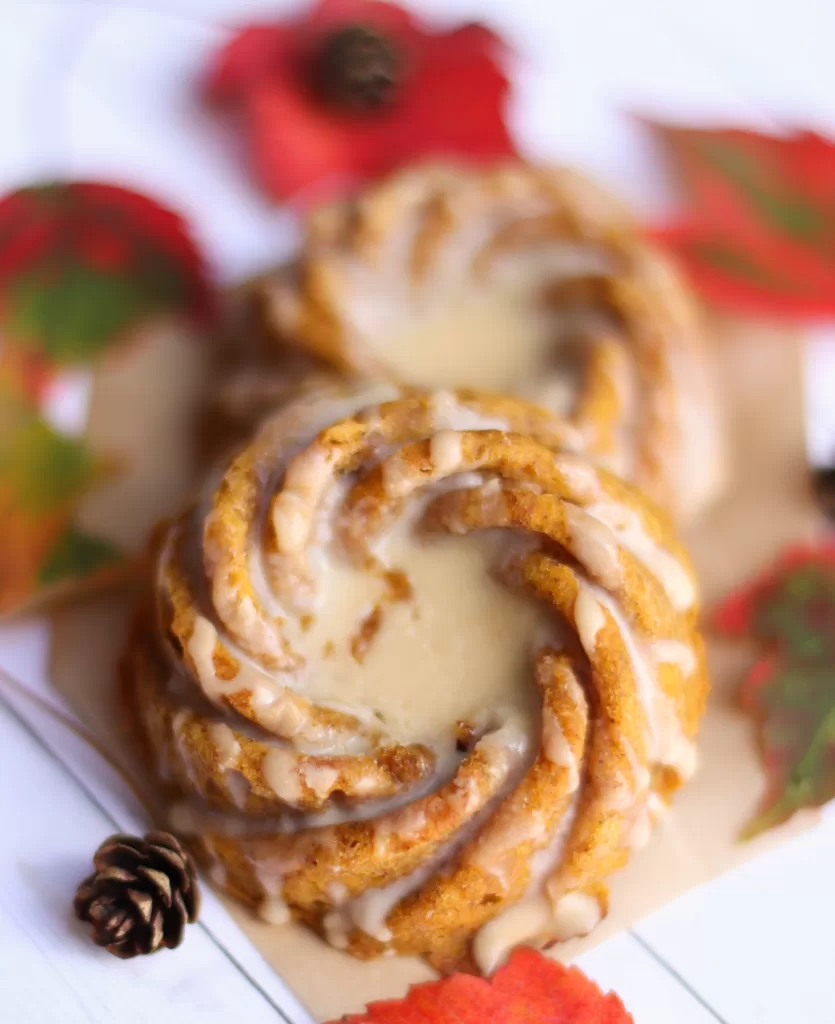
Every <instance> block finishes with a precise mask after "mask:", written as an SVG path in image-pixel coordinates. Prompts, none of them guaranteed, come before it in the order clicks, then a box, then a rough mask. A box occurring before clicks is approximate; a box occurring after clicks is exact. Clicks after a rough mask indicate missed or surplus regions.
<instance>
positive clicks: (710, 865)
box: [52, 322, 820, 1020]
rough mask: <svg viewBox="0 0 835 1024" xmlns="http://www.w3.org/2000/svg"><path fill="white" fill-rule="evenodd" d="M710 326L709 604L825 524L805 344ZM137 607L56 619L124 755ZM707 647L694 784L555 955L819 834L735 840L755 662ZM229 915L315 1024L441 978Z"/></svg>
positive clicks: (751, 787) (66, 655) (572, 951)
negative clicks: (713, 492) (715, 460)
mask: <svg viewBox="0 0 835 1024" xmlns="http://www.w3.org/2000/svg"><path fill="white" fill-rule="evenodd" d="M713 326H714V328H715V329H714V331H713V332H712V333H713V336H714V338H715V345H716V349H717V363H718V370H719V372H718V374H717V377H718V386H719V387H720V388H721V391H722V393H723V397H724V407H725V411H726V417H727V421H728V433H729V436H730V444H731V460H730V462H731V465H730V481H729V485H728V489H727V492H726V495H725V497H724V498H723V499H722V500H720V502H719V503H718V504H717V505H716V506H715V507H714V508H713V510H712V511H710V512H709V513H708V514H707V515H706V516H705V517H703V518H702V519H701V521H700V522H699V523H698V525H697V526H696V527H695V528H692V529H690V530H689V531H687V532H686V539H687V541H688V542H689V545H690V548H691V551H692V553H693V557H694V561H695V563H696V566H697V569H698V571H699V575H700V577H701V581H702V588H703V597H704V603H705V605H707V606H709V605H710V603H711V602H712V601H715V600H716V599H717V598H718V597H719V596H721V595H722V594H724V593H725V592H727V591H728V590H729V589H730V588H732V587H734V586H736V585H739V584H741V583H743V582H744V581H745V580H746V579H747V578H748V577H749V576H750V575H751V574H752V573H754V572H756V571H757V570H758V569H760V568H762V567H764V566H765V565H767V564H768V562H769V560H770V559H772V558H773V557H774V556H775V555H776V554H778V552H779V551H780V549H781V548H782V547H783V546H784V545H785V544H787V543H788V542H790V541H793V540H797V539H803V538H808V537H810V536H811V535H812V534H813V533H814V531H815V530H816V529H818V528H819V526H820V524H819V521H818V518H817V514H816V512H815V509H814V507H813V504H812V500H811V497H810V493H809V487H808V474H807V470H806V461H805V453H804V441H803V415H802V381H801V364H800V340H799V337H797V336H794V335H792V334H791V333H790V332H789V331H787V330H785V329H780V328H775V327H763V326H757V325H752V324H747V323H746V324H743V323H732V322H721V323H715V324H714V325H713ZM131 603H132V601H131V597H130V595H124V594H123V595H113V594H111V595H108V596H107V597H105V598H98V599H96V600H95V601H86V602H84V603H81V604H78V605H76V606H74V607H71V608H62V609H60V611H58V612H56V614H55V617H54V623H55V630H54V647H53V661H52V666H53V667H52V675H53V678H54V681H55V685H56V686H57V687H58V688H59V689H60V691H61V692H62V693H63V694H64V695H65V696H66V697H67V699H68V700H69V701H70V703H71V704H72V705H73V707H74V708H75V709H76V711H77V712H78V714H79V715H80V716H81V718H82V719H83V720H84V721H85V722H86V724H87V725H88V726H89V727H90V728H91V729H92V730H93V731H94V732H95V733H96V734H97V735H98V736H99V737H100V739H101V740H102V741H103V742H104V743H105V745H107V744H108V743H109V744H111V745H112V748H113V750H114V752H118V751H119V747H120V744H119V736H120V726H119V725H118V724H117V721H116V718H117V715H118V714H119V711H118V700H117V697H116V672H115V664H116V661H117V659H118V656H119V653H120V650H121V647H122V645H123V643H124V637H125V633H126V629H127V619H128V615H129V612H130V608H131ZM708 649H709V657H710V663H711V668H712V680H713V690H712V694H711V697H710V701H709V706H708V711H707V715H706V717H705V720H704V723H703V725H702V730H701V736H700V748H701V765H700V769H699V771H698V773H697V775H696V777H695V778H694V779H693V780H692V781H691V782H690V783H689V784H688V785H687V786H686V787H685V788H684V790H683V791H682V792H681V793H680V794H678V796H677V799H676V803H675V806H674V808H673V810H672V812H671V813H670V815H669V816H668V818H667V820H666V821H665V822H664V823H663V825H662V826H660V827H659V828H658V829H657V831H656V834H655V835H654V836H653V839H652V840H651V842H650V844H649V845H648V846H647V847H646V848H645V849H644V850H642V851H640V853H638V854H637V855H636V856H634V857H633V859H632V862H631V863H630V865H629V866H628V868H627V869H626V870H624V871H623V872H621V873H620V874H619V875H617V876H616V877H615V878H614V879H613V880H612V886H611V902H610V912H609V916H608V918H607V919H606V920H605V921H604V922H603V924H602V925H601V926H600V927H599V928H598V929H597V930H596V931H595V933H594V935H593V936H590V937H589V938H587V939H584V940H582V941H575V942H571V943H566V944H565V945H563V946H561V947H558V948H557V949H555V950H554V951H553V954H554V955H558V956H560V957H562V958H570V957H573V956H575V955H576V954H577V953H579V952H581V951H583V950H585V949H587V948H589V946H590V945H592V944H594V943H597V942H599V941H601V940H602V939H604V938H606V937H607V936H608V935H611V934H612V933H614V932H616V931H618V930H620V929H622V928H625V927H627V926H629V925H630V924H632V923H633V922H635V921H636V920H638V919H639V918H641V917H643V916H645V915H646V914H648V913H649V912H650V911H652V910H654V909H656V908H658V907H660V906H661V905H663V904H665V903H667V902H669V901H671V900H672V899H674V898H675V897H676V896H678V895H679V894H680V893H682V892H683V891H684V890H686V889H688V888H690V887H692V886H694V885H697V884H699V883H702V882H705V881H707V880H708V879H710V878H712V877H714V876H716V875H717V874H719V873H720V872H722V871H725V870H727V869H729V868H731V867H733V866H734V865H736V864H739V863H740V862H742V861H743V860H745V859H747V858H749V857H751V856H752V855H754V854H756V853H758V852H761V851H762V850H763V849H764V848H766V847H767V846H768V845H770V844H773V843H774V842H776V841H779V840H783V839H785V838H787V837H788V836H790V835H791V834H792V833H794V832H796V831H798V830H799V829H802V828H804V827H807V826H808V825H809V823H810V816H807V815H800V816H798V817H796V818H795V819H794V821H792V822H791V823H789V824H788V825H787V826H784V827H782V828H780V829H778V830H776V831H774V832H772V833H770V834H768V835H766V836H763V837H761V838H759V839H757V840H754V841H753V842H750V843H739V842H737V836H738V834H739V832H740V829H741V828H742V826H743V825H744V824H745V822H746V821H747V819H748V817H749V816H750V815H751V813H752V812H753V811H754V809H755V808H756V806H757V802H758V800H759V797H760V794H761V791H762V788H763V777H762V772H761V769H760V766H759V761H758V758H757V753H756V749H755V743H754V734H753V729H752V726H751V723H750V721H749V720H748V719H747V718H746V717H745V716H744V715H743V714H742V712H741V711H740V710H739V709H738V707H737V703H736V690H737V686H738V682H739V679H740V677H741V674H742V672H743V671H744V670H745V668H746V667H747V665H749V664H750V662H751V659H752V657H753V650H752V649H750V648H748V649H746V646H745V645H744V644H736V643H734V644H732V643H730V642H728V641H720V640H718V639H716V638H714V637H710V636H709V638H708ZM102 838H103V837H102ZM94 840H95V841H97V839H96V837H91V844H93V843H94ZM91 852H92V845H91ZM227 904H228V905H229V909H230V912H231V913H232V915H233V916H234V917H235V919H236V920H237V921H238V922H239V924H240V926H241V927H242V928H243V930H244V931H245V932H246V933H247V934H248V935H249V936H250V938H251V939H252V941H253V942H254V943H255V944H256V945H257V946H258V948H259V949H260V950H261V952H262V953H263V955H264V957H265V958H266V959H267V960H268V961H269V963H270V964H271V965H272V966H273V967H274V968H275V970H276V971H277V972H278V973H279V974H280V975H281V976H282V977H283V978H284V980H285V981H286V982H287V984H288V985H290V987H291V988H292V989H293V990H294V991H295V992H296V994H297V995H298V996H299V998H300V999H301V1000H302V1001H303V1002H304V1003H305V1004H306V1005H307V1006H308V1007H309V1008H310V1010H311V1011H312V1013H313V1014H314V1016H316V1017H317V1019H320V1020H326V1019H329V1018H331V1017H336V1018H339V1017H340V1016H341V1015H342V1014H343V1013H348V1012H355V1011H357V1010H359V1009H360V1008H361V1007H362V1006H363V1005H364V1004H365V1003H366V1002H368V1001H370V1000H374V999H381V998H388V997H392V996H398V995H402V994H403V993H404V992H405V990H406V988H407V986H408V985H409V984H410V983H412V982H417V981H421V980H425V979H427V978H430V977H432V972H431V970H430V969H429V968H428V967H427V966H426V965H425V964H423V963H422V962H421V961H418V960H415V959H407V958H400V959H397V958H395V959H381V960H377V961H375V962H372V963H361V962H358V961H355V960H353V959H351V958H350V957H348V956H346V955H345V954H343V953H340V952H338V951H337V950H334V949H332V948H330V947H329V946H327V945H325V944H324V943H323V942H321V941H320V940H319V939H318V938H316V937H315V936H313V935H311V934H309V933H307V932H306V931H304V930H303V929H302V928H300V927H298V926H296V925H288V926H285V927H275V926H268V925H265V924H263V923H261V922H259V921H257V920H255V919H254V918H253V917H252V916H251V915H250V914H249V913H247V912H246V911H244V910H242V909H241V908H239V907H237V906H234V905H233V904H232V903H231V901H228V900H227Z"/></svg>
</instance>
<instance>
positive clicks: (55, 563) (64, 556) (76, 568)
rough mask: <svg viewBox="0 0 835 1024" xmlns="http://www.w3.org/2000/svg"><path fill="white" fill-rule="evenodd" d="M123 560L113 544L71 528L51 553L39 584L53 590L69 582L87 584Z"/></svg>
mask: <svg viewBox="0 0 835 1024" xmlns="http://www.w3.org/2000/svg"><path fill="white" fill-rule="evenodd" d="M123 558H124V555H123V553H122V552H120V551H119V549H118V548H117V547H115V545H113V544H111V543H110V541H108V540H104V539H103V538H102V537H95V536H93V535H92V534H89V533H84V532H83V531H81V530H78V529H76V527H74V526H72V525H70V526H68V527H67V528H66V530H65V531H64V533H62V534H61V535H60V536H59V537H58V539H57V541H56V542H55V544H54V545H53V547H52V548H51V550H50V551H49V552H48V553H47V555H46V557H45V559H44V561H43V563H42V565H41V568H40V572H39V573H38V583H40V584H41V585H42V586H51V585H52V584H54V583H64V582H66V581H67V580H83V579H86V578H88V577H90V576H92V575H93V573H96V572H99V571H101V570H104V569H108V568H110V567H112V566H115V565H116V564H117V563H118V562H121V561H122V560H123Z"/></svg>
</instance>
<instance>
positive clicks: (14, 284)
mask: <svg viewBox="0 0 835 1024" xmlns="http://www.w3.org/2000/svg"><path fill="white" fill-rule="evenodd" d="M210 309H211V294H210V289H209V285H208V279H207V275H206V271H205V266H204V263H203V259H202V257H201V256H200V254H199V252H198V250H197V248H196V246H195V244H194V242H193V241H192V239H191V237H190V236H189V233H188V230H187V228H186V226H185V223H184V222H183V221H182V219H181V218H180V217H179V216H177V214H175V213H173V212H172V211H171V210H168V209H166V208H165V207H163V206H161V205H160V204H159V203H156V202H154V201H153V200H151V199H149V198H147V197H146V196H143V195H140V194H139V193H137V192H132V191H130V190H129V189H125V188H121V187H119V186H116V185H107V184H100V183H93V182H89V183H88V182H70V183H66V184H48V185H36V186H31V187H28V188H23V189H19V190H18V191H17V192H13V193H11V194H10V195H8V196H6V197H5V198H3V199H0V329H2V331H3V335H4V339H5V340H6V341H8V342H10V343H11V344H13V345H15V346H17V347H18V348H20V349H23V350H25V351H31V352H36V353H39V354H40V355H41V356H43V357H44V358H46V359H47V360H49V361H51V362H54V363H58V364H77V363H84V362H89V361H91V360H92V359H94V358H96V357H97V356H99V355H101V354H103V353H104V352H106V351H108V350H109V349H110V348H111V347H112V346H113V345H115V344H118V343H119V342H120V341H122V340H123V339H124V338H125V337H126V335H127V334H128V333H129V332H130V330H131V329H132V328H134V327H136V326H138V325H140V324H141V323H142V322H143V321H144V320H146V319H148V318H150V317H152V316H154V315H157V314H160V313H167V312H175V311H178V312H181V313H182V314H184V315H187V316H190V317H194V318H198V319H202V318H204V317H205V316H206V315H207V314H208V312H209V310H210Z"/></svg>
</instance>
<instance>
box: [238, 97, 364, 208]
mask: <svg viewBox="0 0 835 1024" xmlns="http://www.w3.org/2000/svg"><path fill="white" fill-rule="evenodd" d="M246 117H247V125H248V132H249V137H250V141H251V146H252V157H253V161H254V165H255V173H256V175H257V177H258V179H259V180H260V182H261V184H262V186H263V187H264V188H265V189H266V191H267V192H269V193H270V194H271V195H272V196H274V197H275V198H276V199H279V200H283V199H286V198H287V197H288V196H294V197H295V198H296V199H297V200H298V199H299V198H303V199H304V201H306V202H313V201H316V200H318V199H320V198H323V197H324V195H325V194H327V192H328V191H330V190H331V189H334V188H336V187H338V186H339V185H340V184H344V183H345V182H346V181H348V182H350V181H352V180H353V179H354V178H355V177H356V176H357V173H358V172H357V166H358V165H359V160H358V156H359V154H358V152H357V149H358V147H357V144H356V138H355V134H354V132H352V130H351V128H350V125H348V126H346V125H345V124H344V123H343V122H340V121H339V120H337V119H335V118H334V117H333V116H332V115H331V114H330V113H329V112H325V111H324V110H323V109H322V108H321V107H319V106H317V105H315V104H313V103H311V102H310V100H309V98H308V97H307V96H305V95H304V94H301V93H299V92H298V91H297V90H296V89H294V88H292V87H288V86H287V85H285V84H283V83H281V84H279V83H274V82H271V83H269V84H266V85H263V86H261V87H260V88H258V89H256V90H253V92H252V93H251V95H250V97H249V101H248V105H247V111H246ZM303 192H304V193H305V194H304V196H303V197H301V194H302V193H303Z"/></svg>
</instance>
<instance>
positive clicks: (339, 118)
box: [205, 0, 515, 202]
mask: <svg viewBox="0 0 835 1024" xmlns="http://www.w3.org/2000/svg"><path fill="white" fill-rule="evenodd" d="M357 25H362V26H365V27H370V28H372V29H374V30H375V31H376V32H378V33H380V34H381V35H383V36H384V37H385V38H386V39H387V40H388V41H389V42H390V43H391V44H392V46H393V47H394V48H395V51H396V52H397V53H398V54H399V59H400V62H401V65H402V67H403V69H404V70H403V75H404V80H403V82H402V85H401V87H400V88H399V90H398V91H397V93H396V95H395V98H394V100H393V102H392V103H391V104H390V105H389V106H387V107H385V108H383V109H378V110H373V111H353V112H347V111H345V110H343V109H337V108H335V107H334V106H333V104H332V103H329V102H328V101H327V100H325V99H323V98H322V97H321V96H320V95H319V94H318V93H317V91H316V89H315V88H313V87H312V86H311V77H312V76H311V68H312V66H313V62H314V61H315V59H316V56H317V54H318V53H319V51H320V50H321V47H322V45H323V43H324V41H325V40H327V39H328V38H329V37H331V36H332V35H333V34H334V33H335V32H338V31H340V30H342V29H345V28H348V27H352V26H357ZM501 49H502V44H501V42H500V40H499V39H498V37H497V36H495V35H494V34H493V33H492V32H490V31H489V30H487V29H486V28H484V27H483V26H479V25H464V26H461V27H459V28H457V29H455V30H453V31H450V32H434V31H431V30H429V29H427V28H425V27H424V26H422V25H421V24H420V23H419V22H417V21H416V20H415V19H414V18H413V17H412V16H411V15H410V14H409V13H408V12H407V11H405V10H403V9H402V8H400V7H398V6H397V5H395V4H392V3H383V2H379V0H318V2H317V3H315V4H314V6H313V7H312V8H311V9H310V11H309V12H307V14H305V15H304V16H302V17H300V18H297V19H295V20H292V21H287V22H283V23H277V24H273V25H253V26H250V27H249V28H245V29H243V30H241V31H240V32H238V33H237V34H236V35H235V36H234V37H233V38H232V40H231V41H230V42H229V43H228V44H227V45H226V46H225V47H224V49H223V50H221V51H220V53H219V54H218V55H217V56H216V57H215V60H214V61H213V63H212V65H211V67H210V68H209V71H208V74H207V76H206V81H205V92H206V95H207V97H208V98H209V99H210V100H211V101H212V102H214V103H218V104H225V105H227V106H233V107H237V108H238V109H239V110H240V111H241V112H242V114H243V125H244V130H245V132H246V134H247V137H248V145H249V149H250V153H251V156H252V161H253V165H254V169H255V173H256V176H257V177H258V179H259V180H260V182H261V184H262V185H263V187H264V188H265V189H266V190H267V191H268V192H269V193H270V194H272V195H273V196H274V197H275V198H277V199H286V198H287V197H290V196H292V197H294V198H296V199H304V201H306V202H310V201H311V200H313V199H314V198H315V199H320V198H321V197H322V196H323V195H326V194H328V193H330V192H333V191H334V189H335V188H337V187H340V186H344V185H345V184H347V183H350V184H356V183H357V182H359V181H363V180H365V179H368V178H374V177H378V176H380V175H382V174H385V173H387V172H388V171H391V170H393V169H395V168H397V167H400V166H402V165H404V164H407V163H411V162H413V161H417V160H420V159H424V158H429V157H448V156H456V157H459V158H464V159H466V160H469V161H472V162H483V161H489V160H495V159H497V158H501V157H505V156H511V155H513V154H514V153H515V149H514V146H513V142H512V140H511V138H510V135H509V133H508V130H507V126H506V125H505V123H504V117H503V114H504V106H505V103H506V100H507V98H508V92H509V85H508V81H507V78H506V76H505V74H504V72H503V71H502V69H501V67H500V65H499V63H498V57H499V55H500V51H501Z"/></svg>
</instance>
